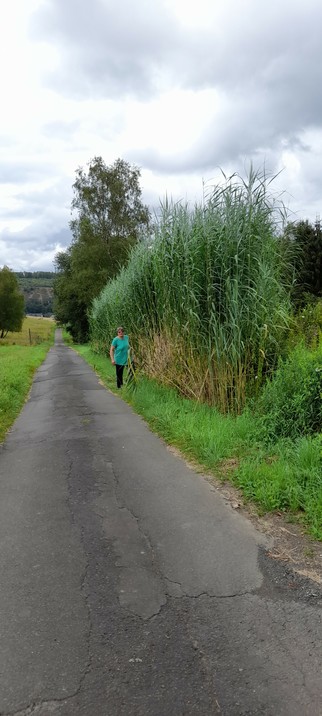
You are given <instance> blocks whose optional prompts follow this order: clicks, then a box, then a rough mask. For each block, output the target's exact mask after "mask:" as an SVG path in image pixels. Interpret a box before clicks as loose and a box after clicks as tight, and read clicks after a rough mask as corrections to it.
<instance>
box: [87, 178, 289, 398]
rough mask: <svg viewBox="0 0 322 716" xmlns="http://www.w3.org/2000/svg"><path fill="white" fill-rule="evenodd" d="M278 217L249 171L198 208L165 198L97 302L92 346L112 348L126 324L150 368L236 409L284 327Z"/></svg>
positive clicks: (264, 369) (187, 390)
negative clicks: (149, 231) (147, 239)
mask: <svg viewBox="0 0 322 716" xmlns="http://www.w3.org/2000/svg"><path fill="white" fill-rule="evenodd" d="M278 219H279V214H278V213H277V211H276V204H275V201H274V197H273V195H271V194H270V193H269V184H268V183H267V182H266V179H265V177H264V176H262V175H261V174H259V173H255V172H253V171H251V172H250V175H249V177H248V180H247V181H244V180H242V179H241V178H240V177H238V176H236V175H234V176H233V177H230V178H229V179H226V180H225V183H224V184H221V185H218V186H215V187H213V188H212V190H211V191H209V194H208V196H205V198H204V201H203V203H202V204H199V205H196V206H195V207H194V208H193V209H190V208H189V206H188V205H187V204H183V203H174V202H172V201H165V202H164V203H163V204H162V206H161V212H160V216H159V218H158V221H157V223H156V228H155V235H154V239H153V241H151V244H150V246H148V245H147V244H146V243H145V244H141V245H139V246H137V247H136V248H135V249H134V250H133V253H132V255H131V258H130V262H129V264H128V266H127V267H126V268H123V269H122V271H121V272H120V274H119V275H118V276H117V278H116V279H114V280H113V281H112V282H110V283H109V284H107V286H106V287H105V288H104V289H103V291H102V293H101V295H100V296H99V297H98V298H97V299H96V300H95V301H94V303H93V309H92V313H91V317H90V325H91V336H92V342H93V345H94V347H96V349H98V350H107V348H108V346H109V344H110V340H111V337H112V336H113V335H114V334H115V328H116V326H117V325H118V324H120V323H121V324H124V326H125V327H126V330H127V332H128V333H129V334H130V336H131V341H132V344H133V345H134V347H135V350H136V354H137V359H138V362H139V364H141V366H142V367H143V368H144V370H145V371H146V372H147V373H148V374H149V375H152V376H155V377H158V379H159V380H161V381H164V382H166V383H168V384H170V385H172V386H175V387H176V388H178V389H179V390H180V391H181V392H182V393H183V394H184V395H186V396H188V397H193V398H197V399H198V400H204V401H207V402H208V403H210V404H215V405H217V406H218V407H219V408H220V410H222V411H224V412H230V411H234V412H240V411H241V410H242V409H243V407H244V404H245V400H246V397H247V395H248V394H254V393H256V391H257V390H258V388H259V386H260V384H261V383H262V381H263V377H264V375H266V374H267V373H269V372H270V371H271V370H272V369H273V368H275V366H276V364H277V357H278V355H279V354H280V352H281V348H282V345H283V344H284V341H285V336H286V332H287V328H288V317H289V311H290V308H289V299H288V292H287V290H286V288H285V286H284V285H283V280H282V276H283V275H285V274H286V272H285V270H284V266H283V260H284V259H283V255H284V254H283V251H282V249H281V242H280V239H279V236H278V224H277V222H278Z"/></svg>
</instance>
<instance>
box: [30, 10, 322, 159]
mask: <svg viewBox="0 0 322 716" xmlns="http://www.w3.org/2000/svg"><path fill="white" fill-rule="evenodd" d="M321 26H322V6H321V4H320V2H319V0H307V1H306V3H305V4H304V3H302V2H295V3H294V1H293V2H291V0H286V1H285V2H284V3H279V4H277V3H266V4H263V3H259V2H258V0H245V2H244V3H243V5H241V4H239V3H236V0H225V2H223V1H222V2H218V20H217V21H216V22H213V23H210V25H209V27H205V28H204V29H202V30H201V29H198V32H194V30H193V29H187V28H185V29H184V28H183V26H181V25H179V23H178V21H177V20H175V19H174V16H173V15H171V12H170V11H169V10H168V9H166V7H165V5H164V4H163V2H162V0H154V2H153V3H151V1H150V0H141V1H138V2H137V3H133V1H132V0H124V1H123V3H122V6H120V5H117V4H115V2H113V0H92V2H91V5H90V11H89V6H88V4H87V3H85V2H79V0H69V2H68V3H66V2H65V0H47V4H46V5H45V6H44V7H43V8H41V9H40V10H39V11H38V13H36V14H35V16H34V21H33V34H34V36H36V37H41V38H42V39H44V37H45V38H47V40H48V41H50V42H54V43H56V44H57V45H58V46H59V47H60V50H61V56H62V66H63V67H62V71H61V72H58V74H56V76H55V78H51V81H52V82H53V81H54V82H55V86H56V88H57V89H58V88H60V91H65V92H68V93H70V92H72V93H74V94H77V95H78V96H79V97H89V96H90V97H92V96H96V95H97V94H99V95H100V96H105V97H106V96H114V97H115V96H117V97H122V96H124V95H126V94H128V93H132V94H134V95H135V96H136V97H137V98H146V97H147V96H150V95H152V94H153V93H154V92H156V91H157V78H158V77H160V75H161V76H163V78H164V81H165V80H166V79H167V80H168V81H169V83H170V84H172V86H173V84H175V85H176V86H181V87H185V88H187V89H194V90H200V89H202V88H216V89H217V90H219V92H220V93H221V96H222V98H223V100H224V102H225V105H226V109H225V111H224V112H223V113H222V115H221V116H219V117H217V118H214V119H213V121H212V122H211V121H210V122H209V128H208V132H207V133H206V134H205V136H204V138H200V141H199V142H197V143H196V145H195V147H194V148H190V147H187V151H186V152H185V154H184V156H180V155H178V156H175V157H172V158H169V157H165V158H163V157H159V156H158V154H157V153H156V152H155V151H154V152H153V151H151V150H146V151H145V152H144V153H141V155H139V157H138V158H139V161H142V159H144V163H145V165H146V166H147V167H149V168H151V169H158V170H160V171H170V172H175V171H182V172H183V171H186V170H193V171H197V170H200V169H203V168H207V167H210V166H213V165H214V164H216V165H217V164H222V163H223V162H227V161H230V159H232V158H234V157H235V158H238V157H241V156H245V155H248V154H253V153H256V152H258V151H262V150H264V151H265V150H266V149H269V150H272V149H274V148H276V147H277V146H279V145H280V143H281V142H283V141H284V142H287V141H289V142H292V141H293V142H294V141H296V142H300V141H301V140H300V133H301V131H302V130H303V129H304V128H306V127H320V126H321V125H322V95H321V93H320V91H319V88H320V87H321V80H322V43H321V40H320V27H321ZM196 101H198V100H197V99H196Z"/></svg>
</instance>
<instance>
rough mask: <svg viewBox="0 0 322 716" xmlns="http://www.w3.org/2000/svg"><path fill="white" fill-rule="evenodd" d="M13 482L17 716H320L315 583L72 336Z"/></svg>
mask: <svg viewBox="0 0 322 716" xmlns="http://www.w3.org/2000/svg"><path fill="white" fill-rule="evenodd" d="M0 484H1V503H0V575H1V590H0V639H1V649H0V714H1V715H2V716H4V715H5V714H15V715H16V716H18V715H19V716H27V715H28V716H29V715H32V714H37V716H47V715H49V714H54V715H56V714H59V715H61V716H76V715H77V716H78V715H82V716H83V715H84V716H85V715H86V716H210V715H212V714H225V715H227V716H241V715H245V716H246V714H247V715H248V716H255V714H256V716H257V715H258V716H266V715H267V716H268V715H269V716H279V714H281V715H283V716H288V715H289V716H321V715H322V669H321V665H322V664H321V662H322V631H321V605H322V597H321V592H319V590H318V588H317V586H316V585H314V584H313V583H310V582H308V581H304V580H303V581H302V580H301V579H300V578H299V577H298V576H295V575H293V574H292V572H290V571H288V570H287V569H286V568H285V567H284V566H283V565H279V564H278V563H274V562H273V561H271V560H270V559H269V557H268V556H267V554H266V551H265V547H266V546H267V545H266V543H265V539H264V537H262V536H261V535H260V534H259V533H258V532H256V531H255V529H254V528H253V526H252V525H251V524H250V523H249V522H248V521H247V520H246V519H245V518H243V517H242V516H241V515H240V514H238V512H236V511H234V510H233V509H232V508H231V507H230V506H229V505H227V504H226V502H225V501H224V500H223V498H222V497H221V495H220V494H219V492H218V491H217V490H215V489H214V488H213V487H212V486H211V485H210V484H209V482H207V481H206V480H205V479H204V478H203V477H202V476H201V475H197V474H195V473H194V472H193V471H192V470H190V469H189V468H188V467H187V466H186V465H185V463H184V462H183V461H182V460H180V459H179V458H177V457H176V456H174V455H173V454H172V453H171V452H170V451H169V450H168V449H167V447H166V446H165V445H164V444H163V442H162V441H161V440H159V439H158V438H157V437H156V436H154V435H153V434H152V433H151V432H150V431H149V430H148V428H147V426H146V425H145V423H144V422H143V420H141V418H139V417H138V416H136V415H134V414H133V413H132V411H131V409H130V408H129V407H128V406H127V405H126V404H125V403H123V402H122V400H120V399H119V398H118V397H116V396H114V395H113V394H111V393H110V392H108V391H107V390H106V389H105V388H104V387H103V386H102V385H101V384H100V382H99V380H98V378H97V376H96V375H95V373H94V372H93V371H92V370H91V368H90V367H89V366H88V365H87V364H86V363H85V362H84V361H83V360H82V359H81V358H80V357H79V356H78V355H77V354H76V353H75V352H74V351H72V350H71V349H69V348H67V347H65V346H64V345H63V343H62V340H61V336H60V332H57V338H56V344H55V347H54V348H52V349H51V350H50V352H49V354H48V357H47V359H46V361H45V363H44V364H43V365H42V367H41V368H40V370H39V371H38V372H37V374H36V376H35V380H34V384H33V388H32V392H31V396H30V399H29V400H28V402H27V403H26V405H25V407H24V409H23V411H22V413H21V415H20V417H19V418H18V420H17V421H16V423H15V425H14V427H13V429H12V431H11V432H10V433H9V435H8V437H7V439H6V441H5V443H4V445H3V447H2V449H1V450H0Z"/></svg>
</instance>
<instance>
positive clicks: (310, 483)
mask: <svg viewBox="0 0 322 716" xmlns="http://www.w3.org/2000/svg"><path fill="white" fill-rule="evenodd" d="M75 349H76V350H77V351H78V352H79V353H80V355H82V356H83V358H84V359H85V360H86V361H87V362H88V363H89V364H90V365H91V366H92V367H93V368H94V369H95V371H96V372H97V373H98V374H99V375H100V377H101V378H102V380H103V382H104V383H105V385H107V387H108V388H110V389H111V390H112V391H113V392H115V393H117V394H118V395H120V397H122V398H124V399H125V400H126V401H127V402H128V403H130V404H131V405H132V407H133V408H134V410H135V411H136V412H137V413H139V414H140V415H142V416H143V418H144V419H145V420H146V421H147V423H148V424H149V425H150V427H151V428H152V430H154V431H155V432H156V433H157V434H158V435H160V436H161V437H162V438H164V440H165V441H166V442H168V443H170V444H172V445H174V446H176V447H177V448H179V449H180V450H181V451H182V453H183V454H184V455H185V456H186V457H187V458H189V459H190V460H193V461H195V462H197V463H198V464H199V465H200V467H201V468H202V469H206V470H208V471H210V472H212V473H213V474H214V475H215V476H216V477H219V478H220V479H229V480H230V481H231V482H232V483H233V484H234V485H235V486H236V487H238V488H240V489H241V490H242V492H243V495H244V498H245V501H252V502H253V503H255V504H256V505H257V506H258V508H259V511H260V512H262V513H263V512H272V511H275V510H278V511H279V512H280V511H284V512H285V513H288V514H289V515H290V516H292V517H294V519H296V520H297V521H301V522H302V523H303V524H304V525H305V526H306V529H307V530H308V532H309V533H310V534H311V535H312V536H313V537H315V538H316V539H318V540H322V437H321V436H312V437H305V438H304V437H302V438H301V437H300V438H297V439H296V440H293V441H292V440H285V439H284V440H282V439H281V440H279V441H275V442H271V443H268V444H267V443H266V444H265V443H264V442H263V441H262V440H261V435H262V434H263V426H262V424H261V421H260V418H258V417H257V418H255V417H254V416H253V415H252V414H251V413H250V412H247V411H245V412H244V413H243V414H242V415H240V416H236V417H234V416H232V415H226V416H224V415H222V414H220V413H219V412H217V411H216V409H215V408H211V407H209V406H207V405H205V404H200V403H196V402H195V401H193V400H189V399H186V398H182V397H181V396H179V395H178V393H177V392H176V391H175V390H172V389H170V388H168V387H166V386H161V385H159V384H158V383H157V382H156V381H154V380H151V379H147V378H145V377H144V376H139V378H138V381H137V383H136V385H135V386H134V387H133V388H131V389H129V388H123V389H122V391H117V390H116V387H115V375H114V368H113V367H112V365H111V363H110V361H109V359H108V358H107V357H105V356H102V355H99V354H96V353H94V352H93V351H92V349H91V348H90V346H88V345H86V346H75Z"/></svg>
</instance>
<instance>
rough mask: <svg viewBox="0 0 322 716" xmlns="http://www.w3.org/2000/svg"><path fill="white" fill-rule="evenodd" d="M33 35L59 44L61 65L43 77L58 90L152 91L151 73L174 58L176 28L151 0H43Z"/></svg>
mask: <svg viewBox="0 0 322 716" xmlns="http://www.w3.org/2000/svg"><path fill="white" fill-rule="evenodd" d="M31 34H32V37H34V38H36V39H44V38H46V39H47V40H48V41H49V42H55V43H57V44H58V45H59V46H60V49H61V56H62V64H61V68H60V70H58V72H55V74H52V75H51V77H49V78H47V79H49V81H50V82H51V84H52V85H53V86H55V87H56V88H59V89H60V91H65V92H66V93H68V94H69V95H70V94H74V96H75V95H76V96H77V97H88V96H90V97H92V96H95V95H97V94H99V95H102V94H104V95H105V96H114V97H115V96H116V97H119V96H120V95H123V96H124V95H126V94H135V95H136V96H138V97H146V96H147V95H148V94H150V93H151V92H152V91H153V88H154V85H155V76H156V75H157V74H158V71H159V67H160V66H162V65H163V64H164V58H165V57H166V58H167V62H166V64H167V65H168V63H169V61H170V62H171V58H174V57H176V55H177V48H178V45H181V44H182V40H181V31H180V29H179V27H178V24H176V23H175V22H174V19H173V17H172V15H171V14H170V13H169V11H167V10H166V9H165V8H164V7H163V6H162V3H160V2H158V1H157V0H155V2H153V3H151V2H150V0H141V2H139V3H133V1H132V0H123V3H122V5H119V4H118V5H116V3H115V2H114V0H105V2H104V1H103V2H102V1H101V0H92V2H91V5H90V8H89V5H88V4H87V3H85V2H79V0H69V2H67V3H66V2H65V0H48V1H47V4H46V5H45V6H43V7H41V8H40V9H39V10H38V12H36V13H35V15H34V19H33V22H32V25H31Z"/></svg>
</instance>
